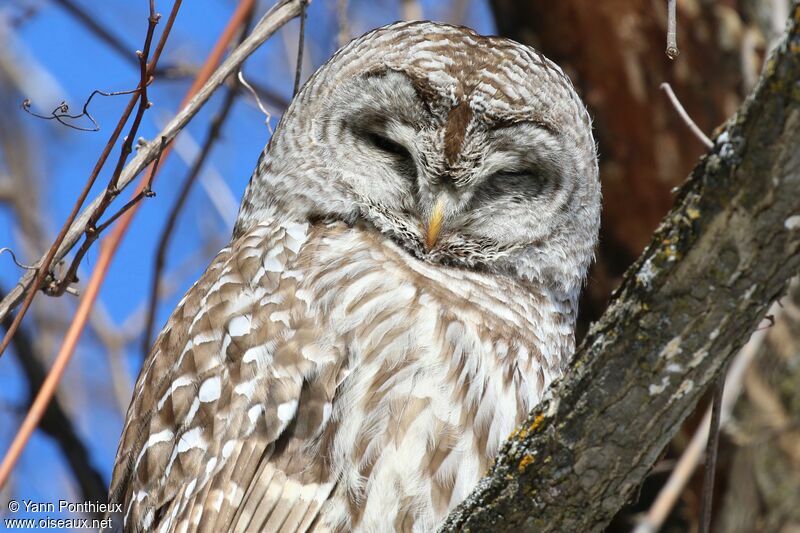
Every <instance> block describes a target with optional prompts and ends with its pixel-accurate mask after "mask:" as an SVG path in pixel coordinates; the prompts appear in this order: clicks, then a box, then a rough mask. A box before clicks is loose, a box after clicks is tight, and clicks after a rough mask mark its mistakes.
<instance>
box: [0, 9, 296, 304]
mask: <svg viewBox="0 0 800 533" xmlns="http://www.w3.org/2000/svg"><path fill="white" fill-rule="evenodd" d="M300 2H301V0H282V1H281V2H279V3H278V4H277V5H276V6H275V7H273V8H272V9H271V10H270V11H269V12H267V13H266V14H265V15H264V16H263V17H262V18H261V20H260V21H259V22H258V24H257V25H256V27H255V28H254V29H253V31H252V33H251V34H250V35H249V36H248V37H247V39H245V41H244V42H243V43H242V44H241V45H239V46H238V47H237V48H236V49H235V50H233V51H232V52H231V54H230V55H229V56H228V57H227V59H226V60H225V61H224V62H223V63H222V65H220V67H219V68H218V69H217V70H216V71H215V72H214V74H213V75H212V76H211V78H210V79H209V80H208V82H206V84H205V85H204V86H203V87H202V88H201V89H200V91H199V92H198V93H197V95H196V96H195V97H194V98H193V99H192V100H191V101H190V102H189V104H188V105H186V107H184V108H183V109H181V111H180V112H178V114H177V115H176V116H175V117H174V118H173V119H172V120H171V121H170V122H169V123H168V124H167V125H166V126H165V127H164V128H163V129H162V131H161V132H159V133H158V134H157V135H156V137H155V138H156V139H161V138H164V139H165V142H166V143H167V144H169V143H170V142H172V140H173V139H174V138H175V137H176V136H177V135H178V133H179V132H180V131H181V130H182V129H183V128H184V127H185V126H186V124H188V123H189V121H190V120H191V119H192V118H193V117H194V116H195V115H196V114H197V112H198V111H199V110H200V108H202V107H203V105H205V103H206V102H207V101H208V100H209V98H211V95H212V94H213V93H214V91H216V90H217V89H218V88H219V87H220V86H221V85H222V84H223V83H224V81H225V79H226V78H227V77H228V76H230V75H231V74H233V73H235V72H237V71H238V70H239V68H240V67H241V64H242V63H243V62H244V60H245V59H247V57H248V56H250V54H252V53H253V52H254V51H255V50H256V49H257V48H258V47H259V46H260V45H261V44H262V43H263V42H264V41H266V40H267V39H268V38H269V37H270V36H271V35H272V34H273V33H275V32H276V31H277V30H278V29H279V28H280V27H281V26H283V25H284V24H285V23H286V22H287V21H289V20H291V19H292V18H294V17H296V16H297V15H298V14H299V13H300ZM159 146H160V143H159V142H158V141H155V142H150V143H147V144H145V145H144V146H142V147H141V148H140V149H139V151H138V152H137V153H136V156H135V157H134V158H133V159H131V160H130V162H128V164H127V165H125V168H124V169H123V170H122V173H121V174H120V176H119V180H118V181H117V189H118V190H120V191H121V190H122V189H124V188H125V187H127V186H128V185H129V184H130V183H131V182H132V181H133V180H134V178H135V177H136V176H137V175H138V174H139V173H140V172H141V171H142V170H144V169H145V168H146V167H147V166H148V165H149V164H150V163H152V162H153V161H154V160H155V158H156V156H157V155H158V152H159ZM102 196H103V194H102V193H101V195H100V196H98V197H96V198H95V199H94V200H93V201H92V202H91V203H90V204H89V205H88V206H87V207H86V208H85V209H84V210H83V211H82V212H81V214H80V215H79V216H78V217H77V218H76V220H75V221H74V222H73V223H72V225H71V226H70V228H69V230H68V231H67V233H66V235H65V237H64V239H63V241H62V244H61V246H60V247H59V249H58V251H57V252H56V253H55V254H54V257H53V258H52V261H51V263H52V264H55V263H57V262H58V261H59V260H60V259H62V258H63V257H64V256H65V255H66V254H67V253H68V252H69V251H70V250H71V249H72V248H73V247H74V246H75V243H76V242H77V241H78V239H80V237H81V235H82V234H83V233H84V231H85V229H86V227H87V223H88V222H89V220H90V219H91V217H92V216H93V214H94V213H95V212H96V211H97V208H98V206H100V205H101V201H102ZM34 278H35V275H34V274H30V273H28V274H25V275H24V276H22V277H21V278H20V279H19V281H18V282H17V284H16V285H15V286H14V287H13V288H12V289H11V290H10V291H9V294H8V295H7V296H6V297H5V298H4V299H3V300H2V301H1V302H0V317H3V316H5V315H6V314H7V313H8V312H9V311H10V310H11V309H13V308H14V307H15V306H16V305H17V304H19V302H20V301H21V300H22V298H23V297H24V296H25V293H26V291H27V290H28V289H29V288H30V286H31V283H32V282H33V280H34Z"/></svg>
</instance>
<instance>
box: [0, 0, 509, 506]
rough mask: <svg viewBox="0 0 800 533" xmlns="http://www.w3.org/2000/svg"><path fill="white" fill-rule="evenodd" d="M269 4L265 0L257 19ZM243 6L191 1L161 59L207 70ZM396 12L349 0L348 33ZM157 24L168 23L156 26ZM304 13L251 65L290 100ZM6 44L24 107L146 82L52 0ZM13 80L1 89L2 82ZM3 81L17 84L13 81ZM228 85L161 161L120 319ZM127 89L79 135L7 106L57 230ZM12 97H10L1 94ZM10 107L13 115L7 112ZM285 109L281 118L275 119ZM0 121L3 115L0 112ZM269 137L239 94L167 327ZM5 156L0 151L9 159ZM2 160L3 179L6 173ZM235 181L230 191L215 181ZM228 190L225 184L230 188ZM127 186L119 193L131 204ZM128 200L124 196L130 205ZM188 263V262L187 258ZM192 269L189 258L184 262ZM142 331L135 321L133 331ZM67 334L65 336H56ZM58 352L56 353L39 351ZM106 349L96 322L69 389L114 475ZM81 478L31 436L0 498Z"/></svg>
mask: <svg viewBox="0 0 800 533" xmlns="http://www.w3.org/2000/svg"><path fill="white" fill-rule="evenodd" d="M78 3H80V4H81V5H83V6H87V8H88V7H89V6H91V12H92V13H93V15H94V17H95V18H96V20H97V21H98V22H100V23H101V24H102V25H103V26H104V27H106V28H108V29H109V31H111V32H112V33H113V34H115V35H118V36H119V37H120V39H121V40H122V41H123V42H124V43H126V45H127V46H128V47H129V49H130V51H131V55H132V54H133V51H135V50H136V49H138V48H141V47H142V41H143V38H144V34H145V30H146V17H147V5H148V2H147V0H105V1H103V2H98V1H96V0H78ZM171 4H172V2H169V1H164V0H162V1H157V2H156V5H157V9H158V11H159V12H161V13H162V14H163V15H164V19H162V24H161V26H163V22H164V21H165V20H166V15H167V14H168V13H169V10H170V8H171ZM271 4H272V2H271V1H261V2H260V3H259V14H261V13H263V12H264V11H265V10H266V9H267V8H268V7H269V5H271ZM421 4H422V7H423V14H424V16H425V18H428V19H432V20H441V21H451V20H450V17H451V14H452V12H453V2H451V1H446V0H442V1H435V0H427V1H423V2H421ZM235 5H236V2H235V1H233V0H186V1H184V3H183V6H182V8H181V11H180V13H179V15H178V18H177V20H176V23H175V27H174V29H173V32H172V35H171V37H170V40H169V42H168V44H167V47H166V49H165V51H164V54H163V56H162V59H161V63H160V65H161V66H164V65H174V64H182V65H189V66H195V67H196V66H198V65H199V64H200V62H201V61H202V60H203V58H204V57H205V56H206V54H207V53H208V52H209V50H210V49H211V47H212V46H213V44H214V42H215V41H216V39H217V37H218V36H219V34H220V32H221V31H222V29H223V27H224V26H225V24H226V22H227V20H228V18H229V17H230V14H231V13H232V11H233V9H234V7H235ZM336 5H337V0H314V1H313V2H312V4H311V6H310V8H309V12H308V25H307V33H306V38H307V42H306V57H307V62H306V67H305V70H304V72H303V79H305V78H306V77H307V76H309V75H310V74H311V73H312V72H313V69H315V68H316V67H318V66H319V65H320V64H322V63H323V62H324V61H325V60H326V59H327V58H328V57H330V55H331V54H332V53H333V52H334V51H335V50H336V47H337V44H336V35H337V31H338V27H337V24H336ZM467 5H468V8H467V10H466V16H465V20H464V21H462V22H463V23H465V24H467V25H469V26H472V27H473V28H475V29H476V30H478V31H479V32H481V33H493V28H494V23H493V21H492V19H491V14H490V12H489V8H488V6H487V0H471V1H469V2H467ZM26 6H34V7H36V12H35V13H34V14H33V15H32V16H30V17H23V19H22V20H19V16H20V13H21V12H22V11H23V9H21V7H26ZM398 18H400V9H399V1H397V0H374V1H370V0H350V2H349V15H348V19H349V22H350V27H351V31H352V33H353V34H354V35H358V34H361V33H363V32H364V31H367V30H369V29H371V28H373V27H376V26H380V25H383V24H386V23H389V22H392V21H394V20H397V19H398ZM159 31H160V29H159ZM296 36H297V21H293V22H292V23H290V24H289V25H288V26H287V27H286V28H285V29H284V30H282V31H281V32H280V33H279V34H278V35H276V36H274V37H273V39H272V40H270V41H269V42H267V43H266V44H265V45H264V46H262V48H261V49H260V50H259V51H257V52H256V54H254V55H253V56H252V57H251V58H250V59H249V60H248V62H247V63H246V65H245V69H244V72H245V75H246V77H247V79H248V80H249V81H252V82H256V83H257V84H259V85H261V86H264V87H269V88H270V89H272V90H273V91H275V92H277V93H278V94H281V95H283V96H284V97H285V98H287V99H288V98H289V97H290V96H291V90H292V80H293V77H294V59H293V58H294V56H295V53H296ZM0 47H3V48H4V50H5V53H6V55H7V56H9V57H11V58H12V59H13V60H14V61H15V62H16V63H17V64H19V65H22V66H23V67H24V68H23V69H22V70H23V75H22V76H21V77H20V79H19V80H17V81H18V84H19V85H20V86H21V88H20V90H19V92H18V93H13V94H10V95H9V94H6V95H1V94H0V96H5V97H8V98H13V99H15V101H17V100H18V101H19V102H20V103H21V101H22V99H23V98H26V97H28V98H31V100H32V102H33V109H34V110H35V111H38V112H44V113H47V112H49V111H50V110H51V109H52V108H53V107H54V106H55V105H57V104H58V103H59V102H60V101H62V100H65V101H66V102H68V103H69V104H70V106H71V109H72V111H76V110H78V109H80V107H81V106H82V104H83V101H84V100H85V99H86V97H87V96H88V95H89V94H90V93H91V92H92V91H93V90H94V89H101V90H104V91H119V90H125V89H130V88H133V87H135V86H136V83H137V81H138V73H137V70H136V68H135V64H134V63H133V62H132V61H131V60H130V59H126V58H124V57H122V56H120V55H119V54H118V53H116V52H114V51H113V50H111V49H110V48H108V47H107V46H106V45H105V44H103V43H102V42H101V41H99V40H98V39H97V38H96V37H95V36H94V35H93V34H91V33H90V32H88V31H87V30H86V29H85V28H84V27H83V26H82V25H80V24H79V23H78V22H76V21H75V19H74V18H72V17H71V16H70V15H69V14H67V13H66V12H65V11H64V10H63V9H62V8H60V7H59V6H57V5H56V4H55V3H51V2H46V1H42V0H3V1H2V2H0ZM188 85H189V80H188V79H184V80H179V81H163V80H156V81H155V83H154V84H153V85H152V87H151V88H150V90H149V92H150V99H151V100H152V101H153V103H154V105H153V107H152V108H151V109H150V110H149V111H148V113H147V114H146V115H145V118H144V121H143V123H142V127H141V128H140V130H139V136H142V137H145V138H147V139H152V138H153V137H154V136H155V135H156V134H157V132H158V130H159V125H161V124H163V123H164V122H165V121H166V120H168V119H169V118H170V117H171V116H172V115H173V114H174V113H175V111H176V108H177V105H178V103H179V101H180V100H181V98H182V96H183V95H184V93H185V91H186V90H187V88H188ZM2 90H4V88H2V87H0V91H2ZM5 90H7V88H6V89H5ZM220 97H221V93H220V94H218V95H216V96H215V97H214V98H213V99H212V101H211V102H210V103H209V104H208V105H207V106H206V108H205V109H204V110H203V111H202V112H201V113H200V114H199V115H198V116H197V117H195V119H194V120H193V121H192V122H191V123H190V124H189V126H188V128H187V129H186V133H185V134H183V135H181V137H179V142H180V144H181V150H177V151H176V153H173V154H172V155H171V156H170V157H169V160H168V161H166V162H165V163H164V164H162V166H161V169H160V172H159V176H158V179H157V182H156V183H155V185H154V190H155V191H156V193H157V196H156V197H155V198H152V199H148V200H146V201H145V203H144V205H143V206H142V208H141V209H140V210H139V213H138V214H137V216H136V218H135V220H134V223H133V225H132V227H131V229H130V231H129V232H128V234H127V236H126V238H125V240H124V241H123V243H122V245H121V247H120V249H119V251H118V253H117V255H116V258H115V261H114V263H113V264H112V266H111V269H110V271H109V274H108V277H107V279H106V281H105V284H104V286H103V288H102V291H101V294H100V300H99V301H100V307H101V308H103V309H105V310H107V315H108V318H109V319H110V321H111V322H112V324H113V325H115V327H116V328H119V327H121V326H122V325H125V324H127V325H130V324H131V323H135V320H134V319H135V316H136V313H137V310H140V309H141V308H142V306H143V305H144V302H145V299H146V295H147V291H148V287H149V286H150V279H151V276H152V270H153V266H152V264H153V256H154V252H155V248H156V245H157V239H158V235H159V233H160V231H161V228H162V227H163V224H164V221H165V218H166V216H167V211H168V209H169V206H170V205H171V204H172V201H173V199H174V196H175V192H176V190H177V188H178V185H179V183H180V182H181V181H182V180H183V178H184V175H185V174H186V170H187V165H188V164H191V158H190V155H191V154H189V162H188V163H187V161H186V160H184V159H182V158H181V157H180V153H181V152H191V145H192V144H199V143H201V142H202V140H203V139H204V137H205V132H206V130H207V127H208V122H209V119H210V117H212V116H213V115H214V113H215V110H216V108H217V107H218V106H219V103H220ZM127 99H128V97H126V96H119V97H110V98H96V99H95V100H94V101H93V103H92V106H91V112H92V115H93V116H94V117H95V119H96V120H97V122H98V123H99V124H100V128H101V129H100V131H99V132H79V131H75V130H71V129H67V128H64V127H63V126H60V125H59V124H57V123H55V122H54V121H43V120H39V119H35V118H33V117H31V116H28V115H25V114H24V113H23V111H22V110H21V109H20V107H19V106H18V105H15V106H13V107H12V108H11V109H12V111H9V112H13V113H16V115H15V116H14V117H13V119H14V121H15V122H16V123H17V124H15V127H17V128H18V130H19V135H21V136H24V137H25V138H27V139H28V140H29V141H30V147H31V152H32V157H31V168H30V175H29V176H26V183H30V185H31V186H34V187H37V188H38V190H39V191H40V198H41V218H42V219H43V220H44V225H45V228H46V230H47V231H48V232H49V233H50V235H51V236H53V235H55V233H56V232H57V231H58V229H59V228H60V225H61V224H62V222H63V221H64V220H65V218H66V217H67V215H68V213H69V210H70V209H71V207H72V205H73V203H74V201H75V198H76V197H77V195H78V192H79V191H80V189H81V188H82V186H83V183H84V182H85V180H86V177H87V176H88V175H89V173H90V171H91V169H92V166H93V165H94V163H95V161H96V159H97V156H98V155H99V153H100V151H101V150H102V148H103V146H104V145H105V143H106V141H107V139H108V136H109V135H110V132H111V130H112V129H113V127H114V125H115V124H116V121H117V120H118V117H119V115H120V113H121V111H122V109H123V107H124V106H125V104H126V103H127ZM0 100H2V98H0ZM3 112H6V111H5V110H3ZM278 118H279V116H278V115H277V114H276V115H275V117H274V118H273V121H272V124H273V125H275V124H277V119H278ZM0 119H2V116H0ZM268 138H269V131H268V129H267V128H266V126H265V125H264V116H263V115H262V114H261V113H260V112H259V111H258V109H257V108H256V107H255V106H254V105H253V103H252V100H250V99H246V98H239V99H238V100H237V103H236V104H235V107H234V109H233V112H232V114H231V116H230V118H229V119H228V121H227V123H226V125H225V128H224V130H223V135H222V139H221V140H220V141H219V142H218V143H217V144H216V145H215V148H214V151H213V153H212V155H211V158H210V161H209V163H208V164H207V165H206V167H205V168H206V174H205V176H204V177H203V181H204V182H205V183H207V184H209V185H208V186H209V187H216V189H214V191H215V192H213V193H211V194H209V193H207V192H205V190H204V187H203V186H201V184H200V183H198V184H197V186H196V187H195V189H194V191H193V193H192V194H191V196H190V197H189V201H188V203H187V206H186V207H185V209H184V211H183V214H182V216H181V218H180V221H179V223H178V227H177V232H176V236H175V238H173V241H172V247H171V249H170V253H169V256H168V265H167V268H166V272H167V273H168V275H169V273H170V272H172V273H174V274H175V275H173V276H172V277H174V278H177V280H178V281H177V283H176V285H175V287H174V291H173V292H172V293H171V294H170V295H169V296H168V297H166V298H164V299H163V300H162V301H161V303H160V306H159V313H158V316H157V320H156V323H157V324H158V327H160V325H161V324H163V322H164V321H165V320H166V318H167V317H168V315H169V313H170V311H171V309H172V308H173V306H174V305H175V303H177V301H178V300H179V299H180V297H181V295H182V294H183V292H185V290H186V289H187V288H188V287H189V286H190V285H191V284H192V282H193V281H194V280H195V279H197V277H198V276H199V275H200V273H201V272H202V270H203V268H204V267H205V265H206V264H207V263H208V260H209V259H210V257H211V256H213V254H214V253H215V252H216V251H217V249H219V248H220V247H221V246H223V245H224V243H225V241H227V238H228V236H229V234H230V231H231V217H232V216H235V211H232V208H233V206H234V205H238V201H239V198H240V197H241V194H242V192H243V191H244V187H245V185H246V184H247V180H248V179H249V176H250V173H251V171H252V169H253V167H254V165H255V162H256V159H257V158H258V155H259V153H260V151H261V150H262V148H263V147H264V145H265V144H266V142H267V140H268ZM117 154H118V149H115V151H114V152H112V156H111V158H110V160H109V161H110V163H109V164H108V165H107V168H106V169H105V170H104V172H103V173H102V174H101V176H100V179H99V180H98V185H97V186H96V188H95V191H94V192H93V193H92V195H90V197H94V195H95V194H96V193H97V192H99V191H100V190H101V189H102V187H104V186H105V183H106V182H107V181H108V178H109V175H110V174H109V173H110V171H111V168H113V162H114V161H115V160H116V156H117ZM0 157H2V155H0ZM4 163H5V162H4V161H2V160H1V159H0V175H2V172H3V168H4ZM220 182H224V184H225V186H224V187H223V188H222V189H220V188H219V183H220ZM220 191H221V192H220ZM129 194H130V192H129V191H125V192H123V194H122V198H121V199H122V200H124V199H125V198H127V197H128V195H129ZM120 205H121V203H120ZM18 237H19V230H18V226H17V224H16V221H15V220H14V217H13V216H12V213H11V212H10V210H9V209H8V208H7V206H5V205H4V204H0V247H4V246H8V247H11V248H13V249H15V250H21V249H22V245H21V243H20V241H19V239H18ZM96 258H97V252H96V250H93V251H90V253H89V254H88V255H87V258H86V260H85V262H84V265H83V268H82V276H81V278H82V279H88V277H89V273H90V271H91V268H92V266H93V265H94V263H95V261H96ZM36 259H37V257H33V256H26V255H25V254H24V253H23V254H21V257H20V260H22V261H26V262H34V261H35V260H36ZM182 265H183V266H182ZM186 265H188V266H186ZM19 275H20V271H19V270H18V269H17V268H16V267H15V266H14V265H13V263H12V262H11V259H10V257H9V256H8V254H3V255H0V286H2V287H3V288H4V289H8V288H9V287H10V286H12V285H13V283H14V282H15V281H16V279H17V278H18V277H19ZM38 300H39V302H40V304H44V305H42V306H41V307H42V313H45V314H48V315H49V316H51V318H52V317H55V318H53V319H54V320H55V321H56V322H57V323H58V324H57V326H56V327H55V329H56V331H59V332H60V333H59V335H61V334H63V331H64V330H65V328H66V325H67V323H68V320H69V318H70V316H71V313H72V311H73V310H74V308H75V304H76V299H75V298H74V297H71V296H64V297H62V298H61V299H59V300H53V299H48V298H47V297H45V296H43V295H40V296H39V297H38ZM24 324H25V326H26V328H27V329H28V330H29V331H31V332H33V333H34V335H35V333H36V328H35V326H36V324H35V322H34V321H31V320H26V322H25V323H24ZM131 329H132V330H133V331H134V333H135V332H136V331H137V330H136V328H131ZM57 340H59V339H57ZM140 342H141V341H140V337H139V336H138V335H135V336H134V337H132V338H131V339H130V341H129V342H128V344H127V345H126V346H125V347H124V350H123V360H124V364H125V369H126V372H127V379H128V380H129V381H130V382H131V383H132V382H133V381H134V380H135V379H136V376H137V374H138V369H139V366H140V364H141V359H142V353H141V350H140ZM40 348H41V349H43V355H44V356H45V357H47V358H48V359H51V358H52V357H54V355H55V351H56V350H57V348H58V342H56V344H55V346H52V347H49V348H50V349H46V348H48V347H40ZM108 358H109V356H108V353H107V349H106V348H105V346H104V344H103V343H101V342H99V340H98V339H97V337H96V335H95V334H93V333H92V331H91V330H89V331H87V332H86V333H85V334H84V335H83V338H82V340H81V343H80V345H79V348H78V350H77V351H76V353H75V356H74V358H73V360H72V362H71V364H70V368H69V370H68V372H67V374H66V376H65V378H64V382H63V386H62V388H61V391H60V393H59V395H60V399H61V401H62V403H63V404H64V405H65V407H66V408H67V409H68V410H69V412H70V414H71V416H72V418H73V420H74V422H75V423H76V425H77V427H78V430H79V432H80V433H81V436H82V437H83V440H84V441H85V442H86V443H88V444H89V446H90V448H91V453H92V461H93V463H94V464H95V466H96V467H97V468H98V469H99V470H100V471H101V473H102V474H103V476H104V477H105V479H106V481H108V479H109V478H110V474H111V468H112V466H113V459H114V454H115V451H116V446H117V440H118V438H119V434H120V431H121V427H122V414H121V408H120V407H119V405H118V402H117V401H116V400H115V397H114V394H113V389H112V386H111V378H110V370H109V364H108ZM27 394H28V390H27V385H26V384H25V381H24V379H23V377H22V375H21V373H20V370H19V368H18V367H17V363H16V361H15V358H14V357H10V356H9V355H6V356H4V357H3V358H2V359H0V453H5V450H6V449H7V448H8V446H9V443H10V441H11V439H12V438H13V436H14V433H15V432H16V431H17V429H18V427H19V425H20V423H21V420H22V416H23V415H24V410H25V406H26V401H27ZM75 490H76V489H75V486H74V483H73V481H72V479H71V473H70V471H69V470H68V469H67V468H66V466H65V464H64V461H63V459H62V457H61V454H60V451H59V449H58V448H57V446H56V445H55V444H54V443H53V442H52V441H51V440H50V439H49V438H48V437H47V436H46V435H42V434H38V433H37V434H35V435H34V437H33V438H32V440H31V441H30V443H29V445H28V447H27V449H26V451H25V453H24V454H23V456H22V458H21V460H20V462H19V464H18V466H17V468H16V471H15V475H14V477H13V479H12V483H11V484H10V486H9V487H7V492H6V491H4V493H3V494H2V496H0V505H2V507H0V516H3V515H4V513H5V508H4V507H5V506H4V505H3V501H4V499H6V498H16V499H31V500H35V501H39V502H46V501H57V500H58V499H65V498H66V499H70V500H72V501H79V500H80V496H79V495H78V493H77V492H75Z"/></svg>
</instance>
